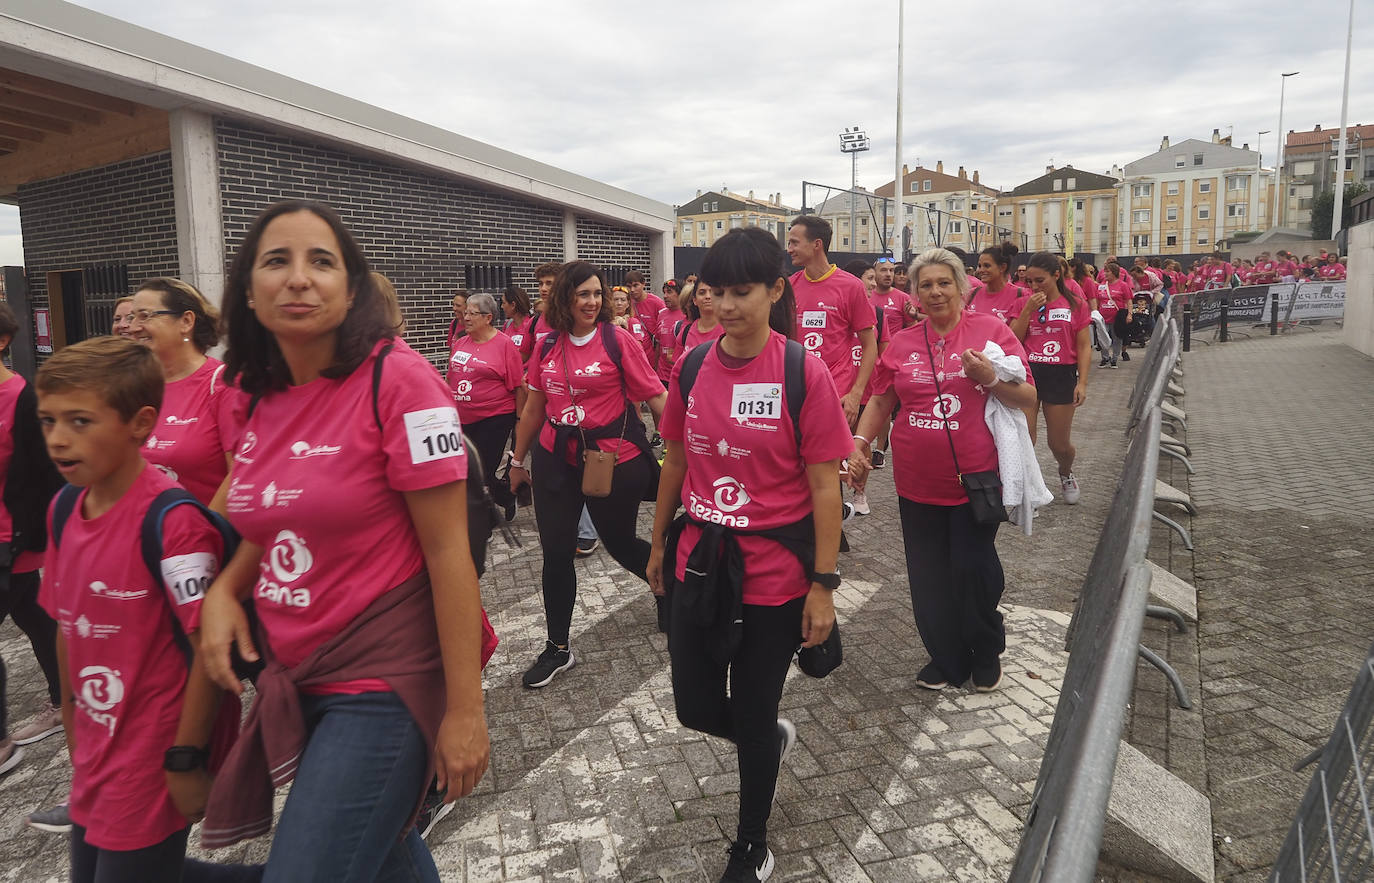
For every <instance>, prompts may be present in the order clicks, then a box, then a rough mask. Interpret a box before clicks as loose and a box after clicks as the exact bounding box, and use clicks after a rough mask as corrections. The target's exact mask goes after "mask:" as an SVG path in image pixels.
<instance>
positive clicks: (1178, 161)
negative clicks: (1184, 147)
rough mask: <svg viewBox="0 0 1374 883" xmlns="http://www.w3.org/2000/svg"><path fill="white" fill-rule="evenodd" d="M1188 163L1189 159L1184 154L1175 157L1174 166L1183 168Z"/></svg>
mask: <svg viewBox="0 0 1374 883" xmlns="http://www.w3.org/2000/svg"><path fill="white" fill-rule="evenodd" d="M1187 164H1188V159H1187V157H1185V156H1184V155H1183V154H1181V153H1180V154H1178V155H1177V156H1175V157H1174V168H1176V169H1181V168H1183V167H1184V166H1186V165H1187Z"/></svg>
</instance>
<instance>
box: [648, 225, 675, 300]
mask: <svg viewBox="0 0 1374 883" xmlns="http://www.w3.org/2000/svg"><path fill="white" fill-rule="evenodd" d="M672 278H673V235H672V233H662V232H660V233H650V234H649V279H650V282H651V284H652V285H653V288H654V290H655V293H657V292H659V291H662V290H663V283H664V282H666V281H668V280H669V279H672Z"/></svg>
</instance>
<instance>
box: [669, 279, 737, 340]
mask: <svg viewBox="0 0 1374 883" xmlns="http://www.w3.org/2000/svg"><path fill="white" fill-rule="evenodd" d="M683 312H684V314H685V315H686V319H685V320H684V321H683V323H682V325H681V326H680V327H679V328H678V329H677V345H678V347H679V348H680V349H681V351H682V353H683V354H686V353H689V352H691V351H692V349H693V348H694V347H696V346H697V344H701V343H705V342H706V341H708V340H717V339H719V338H721V337H724V336H725V326H724V325H722V324H721V323H720V318H719V317H718V316H717V315H716V299H715V295H714V294H712V292H711V287H710V286H709V285H702V284H700V283H698V284H697V285H696V286H695V287H693V289H692V296H691V297H690V298H688V300H687V304H686V306H685V308H684V310H683Z"/></svg>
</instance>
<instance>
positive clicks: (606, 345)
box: [601, 322, 625, 386]
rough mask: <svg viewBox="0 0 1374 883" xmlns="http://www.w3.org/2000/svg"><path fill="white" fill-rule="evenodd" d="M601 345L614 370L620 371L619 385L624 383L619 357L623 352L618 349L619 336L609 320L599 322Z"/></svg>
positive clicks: (622, 368)
mask: <svg viewBox="0 0 1374 883" xmlns="http://www.w3.org/2000/svg"><path fill="white" fill-rule="evenodd" d="M601 346H602V348H603V349H605V350H606V355H608V356H610V357H611V363H612V364H613V365H615V370H617V371H619V372H620V378H621V385H622V386H623V385H624V380H625V369H624V367H623V366H622V365H621V357H622V356H624V353H623V352H621V349H620V338H619V337H618V336H617V335H616V333H615V325H614V324H612V323H610V322H602V323H601Z"/></svg>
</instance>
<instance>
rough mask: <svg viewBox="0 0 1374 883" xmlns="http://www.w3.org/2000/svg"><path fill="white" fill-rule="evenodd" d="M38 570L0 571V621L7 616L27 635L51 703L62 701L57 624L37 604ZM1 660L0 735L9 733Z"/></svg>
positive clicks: (3, 671)
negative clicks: (58, 664)
mask: <svg viewBox="0 0 1374 883" xmlns="http://www.w3.org/2000/svg"><path fill="white" fill-rule="evenodd" d="M38 583H39V578H38V571H36V570H34V571H30V572H29V573H10V572H9V571H8V570H3V571H0V622H4V621H5V616H6V615H9V616H10V617H12V618H13V619H14V624H15V625H17V626H19V629H20V631H22V632H23V633H24V634H25V635H27V636H28V639H29V646H30V647H32V648H33V655H34V658H35V659H37V660H38V667H39V668H40V669H42V671H43V678H44V680H46V681H47V682H48V699H49V700H50V701H51V702H52V704H53V705H61V704H62V692H61V690H60V689H59V687H58V676H57V623H56V622H55V621H53V619H52V617H50V616H48V614H47V611H45V610H44V609H43V608H42V607H39V606H38ZM5 689H6V676H5V663H4V660H0V736H3V735H4V734H5V733H8V732H9V716H8V710H7V709H8V706H7V701H6V696H5Z"/></svg>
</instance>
